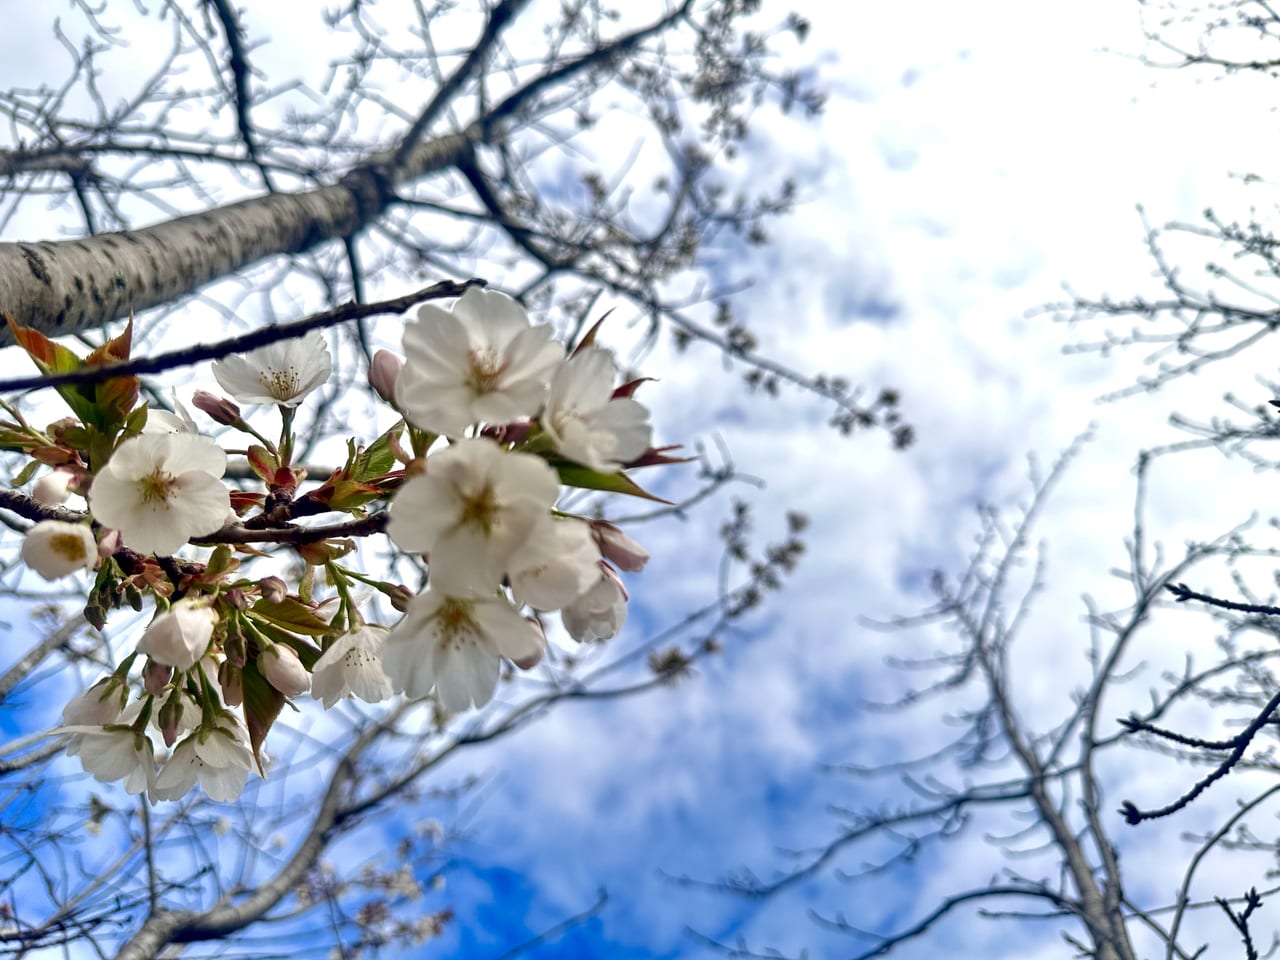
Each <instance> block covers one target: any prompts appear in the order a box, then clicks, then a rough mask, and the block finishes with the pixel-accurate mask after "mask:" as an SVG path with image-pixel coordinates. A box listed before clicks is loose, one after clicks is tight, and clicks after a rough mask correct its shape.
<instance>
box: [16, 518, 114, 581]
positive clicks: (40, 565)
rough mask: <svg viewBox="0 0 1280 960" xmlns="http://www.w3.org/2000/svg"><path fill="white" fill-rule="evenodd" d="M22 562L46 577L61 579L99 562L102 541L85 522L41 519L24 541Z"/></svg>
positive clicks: (46, 578)
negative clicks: (97, 538) (99, 548)
mask: <svg viewBox="0 0 1280 960" xmlns="http://www.w3.org/2000/svg"><path fill="white" fill-rule="evenodd" d="M22 562H23V563H25V564H26V565H27V566H28V567H30V568H31V569H32V570H34V571H35V572H36V573H38V574H39V575H40V576H41V577H43V578H44V579H45V580H58V579H60V578H62V577H65V576H67V575H68V574H72V573H75V572H76V571H77V570H92V569H93V567H94V565H95V564H96V563H97V562H98V542H97V541H96V540H94V539H93V531H92V530H90V529H89V528H88V527H87V526H85V525H84V524H83V523H66V522H64V521H62V520H41V521H40V522H39V523H37V524H36V525H35V526H34V527H32V528H31V529H30V530H28V531H27V535H26V537H25V538H24V539H23V541H22Z"/></svg>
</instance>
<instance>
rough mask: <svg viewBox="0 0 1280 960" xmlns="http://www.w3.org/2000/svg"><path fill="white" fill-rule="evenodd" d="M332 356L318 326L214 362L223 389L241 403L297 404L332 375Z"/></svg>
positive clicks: (216, 376)
mask: <svg viewBox="0 0 1280 960" xmlns="http://www.w3.org/2000/svg"><path fill="white" fill-rule="evenodd" d="M332 372H333V359H332V358H331V357H330V356H329V346H328V344H326V343H325V339H324V336H323V335H322V334H321V333H320V331H319V330H312V331H310V332H308V333H306V334H304V335H303V336H301V337H294V338H293V339H291V340H280V341H277V342H276V343H270V344H267V346H265V347H259V348H258V349H257V350H250V351H249V352H248V353H246V354H243V355H237V354H232V355H231V356H229V357H223V358H222V359H221V360H217V361H215V362H214V364H213V376H214V379H216V380H217V381H218V384H219V385H220V386H221V387H222V389H223V390H225V391H227V393H229V394H231V396H232V397H234V398H235V399H236V400H238V401H240V402H241V403H278V404H280V405H282V406H286V407H296V406H297V405H298V404H300V403H301V402H302V401H303V399H304V398H305V397H306V396H307V394H309V393H310V392H311V391H312V390H314V389H315V388H316V387H318V386H320V385H321V384H322V383H324V382H325V381H327V380H328V379H329V374H330V373H332Z"/></svg>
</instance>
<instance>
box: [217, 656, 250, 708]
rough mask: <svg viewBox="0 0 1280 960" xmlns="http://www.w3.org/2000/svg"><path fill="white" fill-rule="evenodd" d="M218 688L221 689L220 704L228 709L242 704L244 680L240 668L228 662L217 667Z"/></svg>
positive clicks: (223, 662)
mask: <svg viewBox="0 0 1280 960" xmlns="http://www.w3.org/2000/svg"><path fill="white" fill-rule="evenodd" d="M218 686H220V687H221V688H222V702H223V703H225V704H226V705H227V706H228V707H238V706H240V704H242V703H244V678H243V676H242V675H241V673H240V668H239V667H236V666H233V665H232V664H231V662H230V661H229V660H223V661H222V666H220V667H218Z"/></svg>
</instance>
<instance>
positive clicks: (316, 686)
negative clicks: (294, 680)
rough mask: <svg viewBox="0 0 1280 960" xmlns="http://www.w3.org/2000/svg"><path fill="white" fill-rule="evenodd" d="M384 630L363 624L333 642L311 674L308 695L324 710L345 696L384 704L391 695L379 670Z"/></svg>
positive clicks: (380, 669) (389, 687)
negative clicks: (321, 703)
mask: <svg viewBox="0 0 1280 960" xmlns="http://www.w3.org/2000/svg"><path fill="white" fill-rule="evenodd" d="M386 639H387V629H386V627H379V626H376V625H373V624H366V625H365V626H363V627H359V628H358V629H355V630H352V631H351V632H349V633H344V634H343V635H342V636H340V637H338V639H337V640H335V641H333V643H332V644H331V645H330V647H329V649H328V650H326V651H325V652H324V653H323V654H322V655H321V656H320V659H319V660H317V661H316V663H315V666H314V667H313V668H312V670H311V695H312V696H313V697H315V698H316V699H317V700H320V701H322V702H323V703H324V708H325V709H326V710H328V709H330V708H331V707H332V706H333V705H334V704H335V703H337V702H338V701H339V700H341V699H342V698H344V697H346V696H353V697H358V698H359V699H361V700H363V701H364V702H365V703H377V702H379V701H380V700H386V699H387V698H388V697H389V696H391V694H392V693H393V692H394V691H393V690H392V688H391V678H390V677H388V676H387V674H386V672H385V671H384V670H383V666H382V650H383V646H384V644H385V643H386Z"/></svg>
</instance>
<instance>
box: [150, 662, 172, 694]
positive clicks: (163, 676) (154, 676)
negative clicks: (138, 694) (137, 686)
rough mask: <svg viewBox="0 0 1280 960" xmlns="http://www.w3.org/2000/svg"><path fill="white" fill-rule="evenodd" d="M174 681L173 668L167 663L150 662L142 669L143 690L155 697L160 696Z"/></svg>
mask: <svg viewBox="0 0 1280 960" xmlns="http://www.w3.org/2000/svg"><path fill="white" fill-rule="evenodd" d="M172 679H173V667H171V666H169V665H168V664H167V663H161V662H160V661H158V660H148V661H147V665H146V666H145V667H143V668H142V688H143V689H144V690H146V691H147V693H149V694H151V695H152V696H153V697H155V696H159V695H160V691H161V690H163V689H164V688H165V687H167V686H168V685H169V681H170V680H172Z"/></svg>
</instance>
